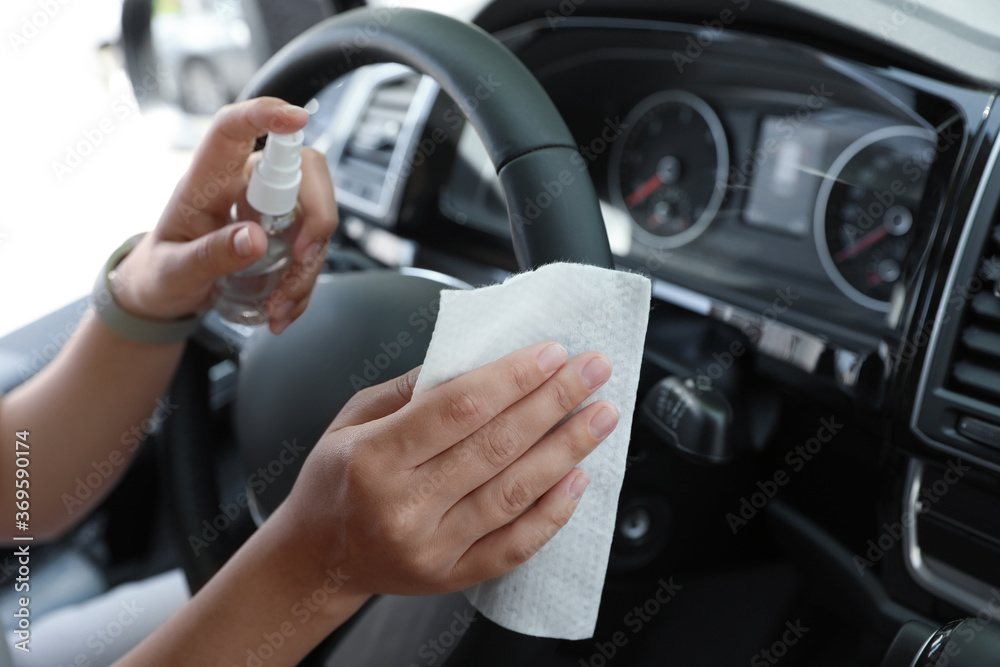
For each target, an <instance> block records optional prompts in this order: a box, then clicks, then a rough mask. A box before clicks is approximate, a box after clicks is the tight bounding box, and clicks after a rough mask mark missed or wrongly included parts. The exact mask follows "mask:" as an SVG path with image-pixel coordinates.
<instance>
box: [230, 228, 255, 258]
mask: <svg viewBox="0 0 1000 667" xmlns="http://www.w3.org/2000/svg"><path fill="white" fill-rule="evenodd" d="M233 250H235V251H236V254H237V255H238V256H240V257H244V258H246V257H250V256H252V255H253V241H252V240H251V239H250V230H249V229H248V228H247V227H241V228H240V230H239V231H238V232H236V233H235V234H233Z"/></svg>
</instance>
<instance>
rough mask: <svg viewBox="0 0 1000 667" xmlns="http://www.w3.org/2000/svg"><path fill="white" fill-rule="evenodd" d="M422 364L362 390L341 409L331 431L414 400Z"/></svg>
mask: <svg viewBox="0 0 1000 667" xmlns="http://www.w3.org/2000/svg"><path fill="white" fill-rule="evenodd" d="M420 368H421V367H420V366H417V367H416V368H414V369H413V370H411V371H410V372H409V373H404V374H403V375H400V376H399V377H397V378H393V379H391V380H388V381H386V382H383V383H381V384H377V385H375V386H373V387H368V388H366V389H362V390H361V391H359V392H358V393H356V394H355V395H354V396H352V397H351V400H349V401H348V402H347V405H345V406H344V408H343V409H342V410H341V411H340V414H338V415H337V417H336V419H334V420H333V423H332V424H330V428H329V429H328V430H329V431H336V430H337V429H340V428H344V427H345V426H354V425H356V424H365V423H367V422H370V421H375V420H376V419H381V418H382V417H385V416H387V415H391V414H392V413H393V412H396V411H397V410H399V409H400V408H402V407H403V406H404V405H406V404H407V403H409V402H410V398H411V397H412V396H413V387H415V386H416V384H417V378H418V377H419V376H420Z"/></svg>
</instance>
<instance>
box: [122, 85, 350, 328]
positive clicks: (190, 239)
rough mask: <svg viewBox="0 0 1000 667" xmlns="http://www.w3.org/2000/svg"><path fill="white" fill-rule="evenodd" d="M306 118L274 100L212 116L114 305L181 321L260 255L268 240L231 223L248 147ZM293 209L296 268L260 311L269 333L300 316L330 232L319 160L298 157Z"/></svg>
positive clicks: (332, 216)
mask: <svg viewBox="0 0 1000 667" xmlns="http://www.w3.org/2000/svg"><path fill="white" fill-rule="evenodd" d="M308 119H309V115H308V114H307V113H306V111H305V110H304V109H302V108H300V107H296V106H292V105H289V104H287V103H285V102H283V101H282V100H279V99H276V98H273V97H262V98H257V99H253V100H249V101H247V102H241V103H239V104H233V105H229V106H227V107H224V108H223V109H222V110H221V111H219V113H218V114H217V115H216V118H215V122H214V123H213V125H212V128H211V129H210V130H209V133H208V136H207V137H206V138H205V139H204V140H203V141H202V143H201V146H200V147H199V149H198V151H197V153H196V154H195V157H194V161H193V162H192V164H191V167H190V168H189V169H188V171H187V173H186V174H185V175H184V177H183V178H182V179H181V181H180V183H179V184H178V185H177V188H176V189H175V190H174V193H173V196H172V197H171V199H170V202H169V203H168V204H167V207H166V208H165V209H164V211H163V216H162V217H161V218H160V221H159V223H158V224H157V226H156V229H154V230H153V231H152V232H151V233H150V234H147V235H146V237H145V238H143V240H142V241H141V242H140V243H139V245H138V246H137V247H136V248H135V249H134V250H133V251H132V252H131V253H130V254H129V256H128V257H127V258H125V260H124V261H123V262H122V263H121V264H120V265H119V267H118V271H117V272H116V280H115V283H114V291H115V299H116V300H117V301H118V303H119V305H120V306H121V307H122V308H124V309H125V310H126V311H128V312H130V313H132V314H134V315H138V316H140V317H148V318H151V319H163V320H169V319H174V318H178V317H184V316H186V315H190V314H192V313H194V312H196V311H198V310H202V309H205V308H208V307H209V306H210V305H211V293H212V284H213V283H214V282H215V279H216V278H218V277H220V276H223V275H226V274H229V273H233V272H235V271H239V270H241V269H245V268H246V267H248V266H250V265H251V264H253V263H254V262H255V261H257V260H258V259H259V258H260V257H261V256H262V255H263V254H264V251H265V250H266V249H267V234H265V232H264V230H263V229H262V228H261V227H260V225H258V224H256V223H253V222H231V220H230V211H231V208H232V205H233V203H235V202H238V201H239V200H240V199H241V198H242V196H243V194H244V192H245V190H246V187H247V181H248V179H249V176H250V172H251V170H252V168H253V164H254V163H255V162H256V159H257V157H258V155H257V154H253V149H254V143H255V141H256V140H257V138H258V137H260V136H263V135H264V134H266V133H267V132H269V131H275V132H281V133H290V132H295V131H296V130H300V129H302V128H303V127H304V126H305V124H306V122H307V121H308ZM252 154H253V155H252ZM299 203H300V205H301V207H302V215H303V220H302V227H301V230H300V232H299V235H298V238H297V239H296V240H295V243H294V245H293V247H292V257H293V260H294V263H293V264H292V266H291V267H290V268H289V270H288V272H287V273H286V275H285V278H284V280H283V281H282V283H281V285H280V286H279V287H278V288H277V289H276V290H275V291H274V293H273V294H272V295H271V297H270V298H269V299H268V302H267V304H266V308H267V310H268V311H269V313H268V314H269V321H270V328H271V331H272V332H274V333H276V334H277V333H281V331H283V330H284V329H285V327H287V326H288V325H289V324H290V323H291V322H292V321H294V320H295V319H296V318H297V317H298V316H299V315H301V314H302V311H304V310H305V307H306V304H307V303H308V301H309V296H310V294H311V293H312V288H313V285H314V284H315V282H316V277H317V276H318V275H319V273H320V271H321V270H322V268H323V259H324V257H325V255H326V243H327V240H328V239H329V237H330V235H331V234H332V233H333V232H334V230H335V229H336V227H337V207H336V203H335V201H334V197H333V186H332V184H331V180H330V174H329V172H328V171H327V168H326V160H325V159H324V158H323V156H322V155H321V154H320V153H317V152H316V151H314V150H311V149H308V148H306V149H303V151H302V185H301V187H300V190H299Z"/></svg>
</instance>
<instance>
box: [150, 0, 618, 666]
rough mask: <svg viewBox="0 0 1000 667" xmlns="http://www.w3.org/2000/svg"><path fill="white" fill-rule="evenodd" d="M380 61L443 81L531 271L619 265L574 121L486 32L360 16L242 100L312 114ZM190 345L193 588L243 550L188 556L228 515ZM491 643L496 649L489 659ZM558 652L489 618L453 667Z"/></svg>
mask: <svg viewBox="0 0 1000 667" xmlns="http://www.w3.org/2000/svg"><path fill="white" fill-rule="evenodd" d="M381 62H397V63H400V64H403V65H408V66H410V67H412V68H413V69H414V70H416V71H417V72H419V73H421V74H425V75H428V76H430V77H432V78H433V79H435V80H436V81H437V82H438V84H439V85H440V86H441V88H442V90H443V92H444V93H446V94H447V95H449V96H450V97H451V98H452V99H453V100H454V101H455V103H456V104H457V106H458V107H459V109H460V110H461V111H462V112H463V114H464V115H465V116H466V118H467V119H468V121H469V122H470V124H471V125H472V126H473V127H474V128H475V130H476V131H477V133H478V134H479V136H480V138H481V139H482V141H483V144H484V145H485V147H486V150H487V153H488V155H489V156H490V159H491V161H492V163H493V165H494V167H495V168H496V170H497V174H498V176H499V179H500V183H501V187H502V189H503V193H504V197H505V200H506V202H507V209H508V214H509V218H510V222H511V234H512V239H513V245H514V251H515V255H516V257H517V261H518V265H519V267H520V268H521V269H530V268H534V267H537V266H540V265H542V264H546V263H550V262H555V261H570V262H578V263H584V264H591V265H596V266H602V267H605V268H613V267H614V263H613V258H612V255H611V250H610V247H609V245H608V238H607V234H606V231H605V227H604V222H603V218H602V216H601V211H600V205H599V202H598V199H597V195H596V192H595V190H594V186H593V183H592V182H591V179H590V176H589V173H588V172H587V170H586V162H585V161H583V160H582V158H580V156H579V154H577V153H576V147H575V146H576V144H575V141H574V140H573V137H572V135H571V134H570V132H569V130H568V129H567V127H566V124H565V122H564V121H563V119H562V117H561V116H560V114H559V112H558V111H557V110H556V108H555V106H554V105H553V104H552V102H551V100H550V99H549V97H548V95H547V94H546V93H545V91H544V89H542V87H541V85H540V84H539V83H538V81H537V80H536V79H535V78H534V76H533V75H532V74H531V73H530V72H529V71H528V69H527V68H526V67H525V66H524V65H523V64H522V63H521V62H520V61H519V60H518V59H517V58H516V57H515V56H514V55H513V54H512V53H511V52H510V51H509V50H507V49H506V47H504V46H503V45H502V44H500V43H499V42H498V41H496V40H495V39H494V38H493V37H492V36H490V35H489V34H488V33H486V32H484V31H483V30H481V29H479V28H478V27H475V26H471V25H469V24H466V23H462V22H460V21H457V20H455V19H452V18H449V17H447V16H444V15H442V14H438V13H435V12H429V11H424V10H416V9H402V8H391V9H390V8H361V9H356V10H351V11H349V12H346V13H344V14H341V15H339V16H336V17H333V18H331V19H327V20H326V21H324V22H322V23H320V24H318V25H316V26H315V27H313V28H311V29H310V30H308V31H306V32H305V33H303V34H302V35H300V36H299V37H297V38H296V39H294V40H293V41H292V42H290V43H289V44H288V45H287V46H285V47H284V48H283V49H281V51H279V52H278V53H277V54H275V55H274V56H273V57H272V58H271V59H270V60H269V61H268V62H267V63H266V64H265V65H264V66H263V67H262V68H261V70H260V71H259V72H258V73H257V74H256V75H255V76H254V78H253V79H252V80H251V81H250V82H249V83H248V84H247V86H246V88H245V89H244V91H243V93H242V94H241V95H240V99H241V100H245V99H250V98H253V97H260V96H265V95H269V96H275V97H280V98H282V99H285V100H287V101H289V102H292V103H294V104H300V105H304V104H305V103H306V102H307V101H308V100H309V99H311V98H312V97H313V96H315V94H316V93H318V92H319V91H320V90H321V89H322V88H323V87H325V86H326V85H328V84H329V83H331V82H333V81H334V80H335V79H337V78H338V77H340V76H342V75H343V74H346V73H348V72H350V71H351V70H354V69H357V68H358V67H361V66H363V65H369V64H375V63H381ZM485 81H488V82H489V83H490V88H492V89H493V92H492V93H491V94H490V95H489V96H488V97H487V98H485V99H484V97H483V95H482V94H481V93H480V94H479V95H477V87H480V91H482V90H483V88H482V86H483V85H484V82H485ZM543 195H544V196H543ZM529 204H530V206H529ZM189 347H190V348H192V349H189V350H188V352H187V353H186V354H185V357H184V360H183V361H182V365H181V369H180V371H179V373H178V376H177V379H176V381H175V384H174V386H173V388H172V389H171V392H172V394H174V395H175V397H177V398H178V400H183V401H184V402H185V404H187V405H191V406H192V409H190V410H187V411H186V413H185V415H178V417H179V418H178V419H174V420H173V421H172V422H171V423H170V424H168V428H167V429H166V433H165V438H164V440H165V443H164V444H165V446H164V447H163V449H162V451H163V470H164V476H165V481H166V485H167V489H166V493H167V496H168V501H169V502H170V503H171V506H172V509H173V513H174V516H173V521H174V524H175V525H174V528H175V532H176V534H177V536H178V538H179V541H180V542H181V543H182V545H183V546H182V547H181V549H182V553H183V555H182V558H181V560H182V563H183V565H184V569H185V572H186V574H187V576H188V581H189V584H190V586H191V588H192V591H195V590H197V589H198V588H200V587H201V585H203V584H204V583H205V582H206V581H207V580H208V578H210V577H211V576H212V575H213V574H214V573H215V572H216V571H217V570H218V569H219V568H221V567H222V565H223V564H224V563H225V561H226V560H227V559H228V558H229V556H231V555H232V553H233V551H235V548H237V547H238V546H239V545H238V543H236V542H237V541H238V540H237V539H233V538H232V537H231V538H230V539H228V540H221V539H220V540H218V542H216V543H213V544H211V545H209V547H208V548H205V549H203V550H202V551H201V553H200V554H199V555H198V556H197V557H192V554H191V551H190V548H189V537H190V536H191V535H197V534H199V532H200V530H201V527H202V521H203V519H204V518H205V517H209V516H212V515H213V514H214V513H216V511H217V509H218V507H219V498H218V496H219V494H218V490H217V488H216V486H217V485H216V483H215V482H214V480H213V478H212V475H211V474H210V473H207V472H206V470H207V469H210V468H211V466H207V465H205V463H206V462H205V452H208V451H210V450H211V447H210V445H209V443H208V442H207V440H208V439H209V438H208V433H207V430H206V428H205V426H204V424H205V421H207V420H208V419H209V417H210V414H209V413H210V411H209V410H208V407H207V404H208V392H207V390H206V389H205V388H204V384H205V372H206V370H207V367H206V364H207V363H208V361H207V356H206V354H205V353H204V351H203V350H199V349H197V347H196V346H189ZM203 420H204V421H203ZM242 539H245V536H243V537H242ZM484 645H485V646H487V647H489V650H482V647H483V646H484ZM552 646H553V642H552V641H551V640H538V639H536V638H529V637H525V636H523V635H518V634H516V633H512V632H510V631H507V630H504V629H503V628H500V627H499V626H496V625H495V624H492V623H490V622H489V621H487V620H485V619H483V621H482V622H481V623H476V624H475V625H474V626H473V628H472V629H471V630H470V632H469V633H468V634H467V635H466V637H465V638H464V639H463V641H462V642H461V643H460V644H459V645H458V648H457V650H456V651H455V653H454V654H453V655H452V657H451V658H450V659H449V662H448V664H449V665H456V664H465V663H468V664H477V665H487V664H498V665H500V664H510V661H511V660H512V659H513V660H516V662H517V664H528V661H529V659H531V658H533V657H538V656H539V655H540V654H544V653H545V652H548V651H551V650H552ZM500 647H503V650H498V649H499V648H500Z"/></svg>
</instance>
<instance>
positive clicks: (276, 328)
mask: <svg viewBox="0 0 1000 667" xmlns="http://www.w3.org/2000/svg"><path fill="white" fill-rule="evenodd" d="M291 323H292V321H291V320H282V321H281V322H278V323H277V324H275V325H274V335H275V336H278V335H280V334H281V332H282V331H284V330H285V329H287V328H288V325H289V324H291Z"/></svg>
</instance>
